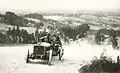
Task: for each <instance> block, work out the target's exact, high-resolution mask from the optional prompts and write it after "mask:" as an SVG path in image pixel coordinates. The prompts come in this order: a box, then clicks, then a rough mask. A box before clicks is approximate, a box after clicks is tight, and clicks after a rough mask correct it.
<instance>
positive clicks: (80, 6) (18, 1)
mask: <svg viewBox="0 0 120 73" xmlns="http://www.w3.org/2000/svg"><path fill="white" fill-rule="evenodd" d="M118 8H120V0H0V9H1V10H4V9H6V10H12V9H13V10H19V11H20V10H26V11H44V10H48V11H49V10H66V11H67V10H70V11H76V10H79V11H82V10H88V11H89V10H96V11H97V10H99V11H104V10H105V11H106V10H111V11H112V10H117V9H118Z"/></svg>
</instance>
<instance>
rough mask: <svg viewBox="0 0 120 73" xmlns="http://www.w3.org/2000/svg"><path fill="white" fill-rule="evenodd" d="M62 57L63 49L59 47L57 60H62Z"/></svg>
mask: <svg viewBox="0 0 120 73" xmlns="http://www.w3.org/2000/svg"><path fill="white" fill-rule="evenodd" d="M62 57H63V49H60V52H59V60H60V61H61V60H62Z"/></svg>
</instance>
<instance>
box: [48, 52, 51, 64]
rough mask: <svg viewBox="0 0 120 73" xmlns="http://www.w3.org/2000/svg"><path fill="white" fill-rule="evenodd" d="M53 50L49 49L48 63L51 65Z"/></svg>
mask: <svg viewBox="0 0 120 73" xmlns="http://www.w3.org/2000/svg"><path fill="white" fill-rule="evenodd" d="M51 59H52V50H50V51H49V58H48V65H51Z"/></svg>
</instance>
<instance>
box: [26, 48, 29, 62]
mask: <svg viewBox="0 0 120 73" xmlns="http://www.w3.org/2000/svg"><path fill="white" fill-rule="evenodd" d="M26 63H29V50H28V54H27V59H26Z"/></svg>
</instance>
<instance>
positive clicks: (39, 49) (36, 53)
mask: <svg viewBox="0 0 120 73" xmlns="http://www.w3.org/2000/svg"><path fill="white" fill-rule="evenodd" d="M56 48H58V50H56ZM63 54H64V49H62V47H61V46H58V47H57V46H53V47H45V46H39V45H35V46H34V49H33V53H31V54H30V53H29V50H28V54H27V59H26V63H29V59H32V60H34V59H41V60H47V62H48V64H49V65H50V64H51V59H52V57H53V56H59V60H60V61H61V59H62V56H63Z"/></svg>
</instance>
